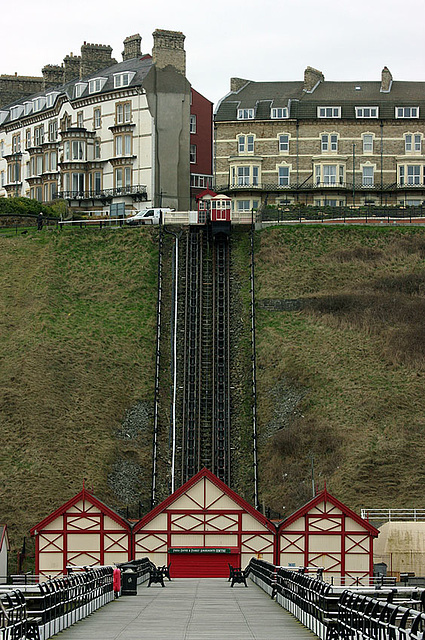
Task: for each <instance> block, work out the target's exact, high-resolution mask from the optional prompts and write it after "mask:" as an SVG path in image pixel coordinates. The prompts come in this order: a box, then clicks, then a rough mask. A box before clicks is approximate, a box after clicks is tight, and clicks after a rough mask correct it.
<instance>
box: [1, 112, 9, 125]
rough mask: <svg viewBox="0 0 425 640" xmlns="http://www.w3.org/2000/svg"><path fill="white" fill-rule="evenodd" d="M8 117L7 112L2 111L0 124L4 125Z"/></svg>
mask: <svg viewBox="0 0 425 640" xmlns="http://www.w3.org/2000/svg"><path fill="white" fill-rule="evenodd" d="M7 116H8V112H7V111H0V124H2V123H3V122H4V121H5V120H6V118H7Z"/></svg>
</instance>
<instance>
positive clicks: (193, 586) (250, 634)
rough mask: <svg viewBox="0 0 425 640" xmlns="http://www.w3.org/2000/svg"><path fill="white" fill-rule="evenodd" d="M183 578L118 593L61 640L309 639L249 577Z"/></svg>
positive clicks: (67, 632)
mask: <svg viewBox="0 0 425 640" xmlns="http://www.w3.org/2000/svg"><path fill="white" fill-rule="evenodd" d="M248 585H249V586H248V588H246V587H244V586H243V585H235V586H234V587H233V589H232V588H231V587H230V583H229V582H227V581H226V580H225V579H224V578H208V579H206V578H204V579H198V578H187V579H176V580H173V581H172V582H168V581H166V586H165V588H162V587H161V586H159V585H152V586H151V587H149V588H148V587H147V586H146V583H145V584H140V585H139V587H138V595H137V596H123V597H121V598H119V599H118V600H115V601H114V602H110V603H109V604H107V605H106V606H104V607H103V608H102V609H99V610H98V611H96V612H95V613H93V614H92V615H91V616H90V617H89V618H86V619H85V620H81V621H80V622H78V623H77V624H75V625H74V626H72V627H70V628H69V629H66V630H65V631H62V632H61V633H60V635H59V636H57V637H60V640H95V639H96V640H144V639H146V640H147V639H149V640H217V639H220V640H231V639H232V638H235V639H237V640H252V639H254V640H278V639H279V640H285V639H287V640H304V639H305V640H314V638H316V636H315V635H314V634H313V633H311V632H310V631H308V629H306V628H305V627H303V626H302V625H301V623H299V622H298V621H297V620H296V619H295V618H294V617H292V616H291V615H290V614H289V613H287V612H286V611H285V610H284V609H282V607H280V606H279V605H278V604H277V603H276V602H274V601H273V600H271V598H270V597H269V596H268V595H267V594H266V593H264V591H262V590H261V589H260V588H259V587H257V586H256V585H255V584H254V583H252V582H251V581H250V580H249V581H248Z"/></svg>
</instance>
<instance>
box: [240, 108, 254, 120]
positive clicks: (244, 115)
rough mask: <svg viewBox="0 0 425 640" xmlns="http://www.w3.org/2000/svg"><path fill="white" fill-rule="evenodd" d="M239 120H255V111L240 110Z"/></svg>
mask: <svg viewBox="0 0 425 640" xmlns="http://www.w3.org/2000/svg"><path fill="white" fill-rule="evenodd" d="M238 120H254V109H251V108H250V109H238Z"/></svg>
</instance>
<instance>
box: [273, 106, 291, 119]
mask: <svg viewBox="0 0 425 640" xmlns="http://www.w3.org/2000/svg"><path fill="white" fill-rule="evenodd" d="M288 116H289V114H288V107H273V109H272V110H271V113H270V117H271V119H272V120H283V118H288Z"/></svg>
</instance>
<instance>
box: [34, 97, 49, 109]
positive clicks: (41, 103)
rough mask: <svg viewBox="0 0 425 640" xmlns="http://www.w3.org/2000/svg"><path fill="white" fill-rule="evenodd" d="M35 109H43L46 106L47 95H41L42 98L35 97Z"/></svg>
mask: <svg viewBox="0 0 425 640" xmlns="http://www.w3.org/2000/svg"><path fill="white" fill-rule="evenodd" d="M32 105H33V109H34V111H41V109H44V107H45V106H46V98H45V96H41V97H40V98H34V100H33V101H32Z"/></svg>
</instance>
